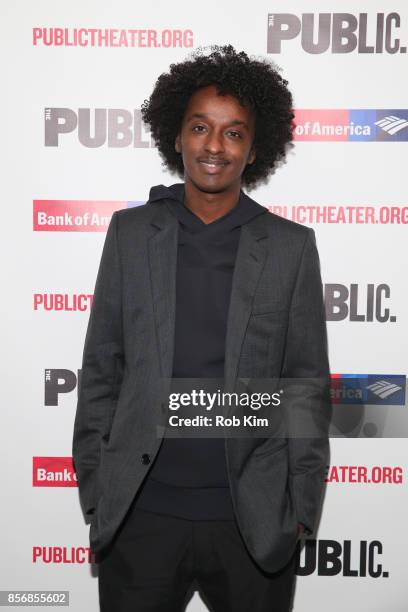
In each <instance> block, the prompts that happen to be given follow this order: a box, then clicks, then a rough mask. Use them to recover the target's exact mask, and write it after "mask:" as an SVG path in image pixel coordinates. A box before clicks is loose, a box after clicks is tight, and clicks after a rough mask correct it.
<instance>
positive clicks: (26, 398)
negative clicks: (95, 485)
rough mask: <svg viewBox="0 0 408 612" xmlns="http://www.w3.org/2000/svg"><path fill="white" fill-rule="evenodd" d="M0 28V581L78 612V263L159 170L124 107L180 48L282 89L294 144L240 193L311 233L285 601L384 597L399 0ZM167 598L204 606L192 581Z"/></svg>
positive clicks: (223, 8) (403, 25)
mask: <svg viewBox="0 0 408 612" xmlns="http://www.w3.org/2000/svg"><path fill="white" fill-rule="evenodd" d="M5 23H6V25H7V28H6V29H5V31H4V35H3V39H2V43H3V44H4V45H5V49H4V50H3V54H4V56H6V57H8V66H7V68H6V71H5V74H4V75H3V83H4V84H6V82H7V93H8V99H9V102H8V103H7V104H8V105H6V107H5V110H4V113H5V116H4V117H3V120H4V123H5V136H6V137H7V139H6V140H3V149H4V150H3V154H4V153H6V155H5V158H6V161H8V162H10V161H11V162H12V163H11V164H9V167H10V171H9V172H6V173H5V176H4V181H3V193H4V199H3V208H4V209H6V211H5V215H6V217H5V219H6V223H5V225H4V226H3V227H4V229H5V230H6V231H4V232H3V243H4V246H5V252H6V253H7V255H8V257H7V260H6V261H5V264H6V267H7V270H8V274H7V278H8V280H9V283H10V289H9V293H8V296H9V298H10V299H8V300H7V304H6V308H7V313H6V315H7V320H8V321H9V323H7V329H6V333H5V339H6V351H4V354H5V355H7V360H6V361H7V363H6V366H7V368H9V369H8V370H7V371H8V372H9V378H8V381H9V382H8V383H7V385H6V390H5V395H6V397H5V404H6V407H7V408H6V410H5V411H4V415H3V421H2V423H3V426H4V427H3V432H4V444H3V449H2V450H3V452H4V463H3V464H4V468H5V469H4V483H3V495H4V497H3V510H4V514H3V520H2V530H1V531H2V532H3V533H2V542H3V544H2V546H1V551H0V558H1V565H2V568H3V570H2V578H1V584H0V590H5V591H10V592H15V593H16V592H22V591H30V592H37V593H38V597H39V598H40V595H41V593H42V592H44V591H54V592H55V593H57V594H61V598H62V594H63V593H65V595H64V597H63V600H64V602H65V604H64V605H68V603H69V606H70V608H71V609H72V610H74V611H76V612H82V611H83V610H85V609H86V610H89V611H95V612H96V611H97V610H98V609H99V607H98V596H97V571H98V569H97V568H98V559H97V557H95V556H94V555H93V553H92V551H91V549H90V548H89V540H88V530H89V525H86V524H85V522H84V519H83V515H82V513H81V509H80V504H79V499H78V484H77V476H76V473H75V468H74V465H73V462H72V456H71V443H72V431H73V422H74V416H75V409H76V401H77V390H78V385H79V384H80V380H81V369H80V368H81V359H82V350H83V343H84V339H85V332H86V325H87V321H88V317H89V314H90V310H91V307H92V299H93V290H94V285H95V278H96V272H97V268H98V264H99V259H100V255H101V252H102V247H103V242H104V238H105V235H106V231H107V228H108V226H109V222H110V219H111V217H112V214H113V213H114V212H115V211H117V210H120V209H123V208H129V207H135V206H141V205H143V204H144V203H145V202H146V200H147V198H148V193H149V189H150V187H151V186H152V185H155V184H160V183H164V184H167V185H170V184H172V183H174V182H178V181H179V179H178V177H175V176H172V175H170V174H168V173H167V172H166V171H165V170H164V169H163V167H162V165H161V160H160V158H159V155H158V153H157V150H156V148H155V145H154V141H153V140H152V138H151V136H150V133H149V131H148V128H147V127H146V126H145V125H144V124H143V122H142V119H141V112H140V108H141V105H142V103H143V101H144V100H145V99H146V98H148V96H149V95H150V93H151V90H152V88H153V86H154V83H155V81H156V79H157V77H158V75H159V74H161V73H162V72H164V71H166V70H168V68H169V65H170V64H171V63H175V62H178V61H181V60H182V59H183V58H184V57H185V56H186V55H187V54H188V53H189V52H191V51H192V50H194V49H196V48H197V47H202V46H207V45H211V44H226V43H231V44H233V45H234V46H235V47H236V48H237V49H243V50H245V51H246V52H247V53H249V54H251V55H256V56H259V57H267V58H268V59H269V60H272V61H274V62H275V63H276V64H277V65H278V66H279V67H280V68H281V69H282V74H283V76H284V77H285V78H286V79H287V80H288V81H289V87H290V88H291V91H292V92H293V96H294V103H295V109H294V112H295V121H294V137H295V140H294V147H293V149H292V150H291V151H290V153H289V154H288V158H287V163H285V164H284V165H283V166H282V167H281V168H279V169H278V170H277V172H276V173H275V174H274V175H273V176H272V177H271V179H270V181H269V182H268V184H265V185H261V186H260V187H258V188H257V189H256V190H254V191H252V192H250V195H251V197H253V198H254V199H255V200H257V201H258V202H259V203H260V204H262V205H263V206H265V207H266V208H267V209H268V210H269V211H270V212H271V213H274V214H278V215H280V216H282V217H285V218H287V219H290V220H291V221H295V222H297V223H300V224H305V225H307V226H309V227H313V229H314V231H315V233H316V238H317V244H318V248H319V253H320V260H321V269H322V280H323V286H324V287H323V288H324V299H325V307H326V319H327V326H328V336H329V350H330V363H331V371H332V384H331V394H332V400H333V405H334V406H335V408H336V419H337V421H336V423H335V425H336V429H335V431H336V435H335V437H334V438H333V439H332V442H331V458H330V463H329V464H328V465H327V469H326V476H325V486H326V492H325V501H324V505H323V509H322V515H321V520H320V526H319V530H318V532H317V534H315V535H314V536H313V537H310V538H305V539H304V540H303V541H302V542H301V543H300V544H299V546H298V549H297V570H296V573H297V583H296V592H295V596H294V604H293V605H294V610H295V612H310V611H311V610H314V611H315V612H324V611H326V610H331V612H343V610H344V609H345V608H346V609H347V610H349V611H350V612H384V610H387V612H403V610H406V609H407V608H406V606H408V603H407V602H408V580H407V579H408V570H407V564H406V556H407V546H408V538H407V536H406V535H405V533H406V529H405V526H406V518H405V517H406V509H407V507H408V486H407V478H406V475H407V465H408V451H407V444H406V439H405V437H406V435H407V428H404V424H403V419H402V420H401V423H402V424H401V426H397V425H395V422H394V419H395V417H396V415H398V416H401V415H402V417H403V416H404V414H405V411H406V375H407V360H406V355H407V349H408V346H407V345H408V323H407V314H406V313H407V308H406V303H407V299H408V291H407V283H406V271H405V268H406V261H407V247H406V245H407V227H408V194H407V190H406V160H407V155H408V144H407V141H408V96H407V94H408V81H407V79H406V78H405V76H404V75H406V71H407V55H406V54H407V49H408V6H406V3H405V2H402V0H401V1H396V2H394V3H393V4H389V3H388V6H384V4H383V3H380V2H379V0H374V1H372V2H370V3H365V4H364V7H363V8H362V9H361V12H360V10H359V8H358V7H356V6H355V4H353V3H350V2H346V3H344V2H340V1H339V0H337V1H335V2H334V3H333V2H332V3H329V4H326V3H325V2H324V1H323V0H317V2H315V3H313V6H312V5H311V4H310V5H309V6H305V4H304V3H301V2H292V3H290V4H287V3H285V2H283V0H278V2H274V3H270V2H267V1H265V0H261V1H260V2H257V3H255V4H254V5H253V6H251V7H249V6H248V5H247V3H244V2H236V1H235V2H233V1H232V0H225V2H224V4H223V5H220V3H219V2H216V1H215V0H209V1H208V2H207V3H206V5H205V6H201V7H200V8H198V7H196V6H193V5H192V4H191V3H188V2H187V1H186V0H182V1H180V2H175V3H170V4H168V3H167V4H166V3H162V2H160V3H152V4H151V6H148V5H139V4H138V3H131V2H129V1H127V0H126V1H124V2H122V3H120V5H119V7H114V6H113V5H112V6H110V5H109V4H108V3H102V6H101V5H100V3H99V2H96V0H85V2H83V3H82V4H81V11H77V10H75V7H72V8H71V7H69V6H68V5H66V4H63V5H61V4H59V3H57V4H56V3H53V2H51V0H43V1H42V2H40V3H35V4H33V5H32V6H31V5H28V4H25V5H24V8H23V3H22V2H17V3H16V4H13V5H10V6H9V7H8V15H7V17H6V18H5ZM3 299H5V298H3ZM197 350H199V347H197ZM366 407H369V408H370V411H375V414H376V415H377V417H378V418H377V420H376V421H375V423H374V422H372V418H371V417H370V416H367V415H366V414H365V412H364V410H365V408H366ZM343 409H344V410H346V412H345V413H344V415H347V416H344V418H343V416H342V412H341V411H342V410H343ZM372 414H374V412H370V415H372ZM370 418H371V420H370ZM135 554H137V551H135ZM10 597H14V599H9V600H8V602H9V605H11V603H12V602H13V601H14V602H18V601H20V603H21V602H24V601H25V602H30V601H33V602H34V601H43V600H41V598H40V599H38V600H35V599H32V600H30V599H25V600H24V599H21V598H20V600H19V596H18V595H16V594H14V595H10ZM16 597H17V599H16ZM27 597H28V595H27ZM33 597H34V595H33ZM53 597H54V599H52V598H51V599H48V600H47V601H48V602H49V603H48V605H51V604H50V602H51V603H52V602H54V604H53V605H57V604H56V603H55V602H57V599H58V597H57V595H54V596H53ZM58 601H59V603H58V605H62V603H61V602H62V599H60V600H58ZM2 602H3V600H1V601H0V603H1V605H3V603H2ZM6 603H7V602H6ZM4 605H5V604H4ZM14 605H15V604H14ZM27 605H28V604H27ZM31 605H33V604H31ZM187 609H188V612H204V610H206V609H207V608H206V607H205V604H204V603H203V601H202V600H201V599H200V598H199V596H198V594H195V595H194V597H193V599H192V600H191V601H190V603H189V605H188V608H187Z"/></svg>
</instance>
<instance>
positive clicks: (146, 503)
mask: <svg viewBox="0 0 408 612" xmlns="http://www.w3.org/2000/svg"><path fill="white" fill-rule="evenodd" d="M156 201H162V203H163V206H167V207H168V208H169V210H170V211H171V213H172V214H173V215H175V216H176V217H177V219H178V222H179V227H178V249H177V276H176V320H175V337H174V359H173V378H184V379H186V378H195V379H197V378H206V379H210V378H211V379H219V380H220V381H221V384H222V380H223V377H224V360H225V338H226V329H227V316H228V309H229V302H230V295H231V286H232V275H233V271H234V265H235V258H236V253H237V249H238V242H239V237H240V230H241V226H242V225H244V224H245V223H248V221H250V220H251V219H253V218H254V217H256V216H258V215H260V214H267V211H266V209H265V208H264V207H262V206H260V205H259V204H257V203H256V202H254V201H253V200H251V199H250V198H249V197H248V196H246V195H245V194H244V193H243V192H242V191H241V193H240V197H239V200H238V202H237V204H236V206H235V207H234V208H233V209H232V210H230V211H229V212H228V213H227V214H226V215H224V216H223V217H220V218H219V219H216V220H215V221H213V222H212V223H209V224H205V223H204V222H203V221H202V220H201V219H200V218H199V217H197V216H196V215H195V214H194V213H193V212H191V211H190V210H189V209H188V208H187V207H186V206H185V205H184V185H183V184H176V185H172V186H171V187H165V186H163V185H158V186H157V187H152V189H151V191H150V196H149V202H156ZM195 388H197V387H195ZM219 388H221V387H219ZM202 414H208V413H206V412H205V410H203V411H202ZM209 435H211V434H209ZM224 444H225V442H224V438H164V440H163V443H162V445H161V447H160V450H159V452H158V455H157V457H156V460H155V462H154V464H153V466H152V468H151V470H150V472H149V474H148V476H147V478H146V480H145V482H144V484H143V485H142V488H141V490H140V491H139V493H138V496H137V498H136V500H135V504H136V506H137V507H138V508H139V509H141V510H146V511H150V512H159V513H160V514H167V515H171V516H177V517H181V518H186V519H190V520H233V518H234V515H233V508H232V502H231V496H230V490H229V484H228V474H227V467H226V459H225V446H224Z"/></svg>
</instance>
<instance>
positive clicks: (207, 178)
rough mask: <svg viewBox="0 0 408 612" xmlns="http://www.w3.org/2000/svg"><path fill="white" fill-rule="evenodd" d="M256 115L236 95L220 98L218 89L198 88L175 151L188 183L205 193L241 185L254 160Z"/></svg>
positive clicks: (185, 115)
mask: <svg viewBox="0 0 408 612" xmlns="http://www.w3.org/2000/svg"><path fill="white" fill-rule="evenodd" d="M254 135H255V116H254V113H253V111H252V110H251V108H250V107H249V106H242V105H241V104H240V103H239V101H238V100H237V99H236V98H234V97H233V96H229V95H227V96H220V95H218V94H217V90H216V88H215V86H213V85H210V86H208V87H203V88H202V89H198V90H197V91H196V92H195V93H194V94H193V95H192V96H191V98H190V100H189V102H188V105H187V108H186V112H185V113H184V117H183V122H182V125H181V131H180V134H179V135H178V136H177V138H176V143H175V145H176V151H178V153H181V155H182V158H183V164H184V179H185V182H186V183H188V182H190V183H192V184H193V185H194V187H195V188H196V189H198V190H199V191H203V192H206V193H221V192H225V191H229V190H232V189H234V188H235V189H236V188H237V187H239V186H240V185H241V176H242V173H243V172H244V170H245V167H246V165H247V164H251V163H253V161H254V160H255V151H254V150H253V147H252V143H253V140H254Z"/></svg>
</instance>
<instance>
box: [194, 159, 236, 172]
mask: <svg viewBox="0 0 408 612" xmlns="http://www.w3.org/2000/svg"><path fill="white" fill-rule="evenodd" d="M198 163H199V164H200V165H202V166H204V168H206V169H207V170H209V171H212V172H217V171H220V170H221V169H222V168H224V167H225V166H226V165H227V164H228V163H229V162H227V161H226V160H225V159H199V160H198Z"/></svg>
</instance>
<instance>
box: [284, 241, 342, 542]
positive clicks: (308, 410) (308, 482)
mask: <svg viewBox="0 0 408 612" xmlns="http://www.w3.org/2000/svg"><path fill="white" fill-rule="evenodd" d="M282 378H283V379H284V381H285V385H286V386H287V387H288V390H289V393H288V394H287V396H286V398H285V400H284V401H285V402H286V410H285V413H286V414H287V427H288V434H289V437H288V445H289V449H288V450H289V473H290V476H289V479H290V488H291V491H292V495H293V498H294V503H295V508H296V513H297V519H298V522H299V523H302V524H303V525H304V526H305V528H306V530H307V531H308V532H309V533H312V532H313V531H314V529H315V527H316V523H317V518H318V514H319V509H320V500H321V496H322V493H323V489H324V475H325V470H326V465H327V462H328V460H329V439H328V429H329V424H330V419H331V410H332V409H331V401H330V392H329V379H330V370H329V362H328V348H327V332H326V317H325V308H324V301H323V291H322V282H321V276H320V263H319V255H318V252H317V248H316V240H315V234H314V231H313V230H312V229H309V230H308V235H307V237H306V240H305V243H304V247H303V253H302V256H301V261H300V265H299V269H298V273H297V278H296V282H295V287H294V290H293V294H292V300H291V307H290V313H289V323H288V332H287V342H286V347H285V357H284V362H283V369H282Z"/></svg>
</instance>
